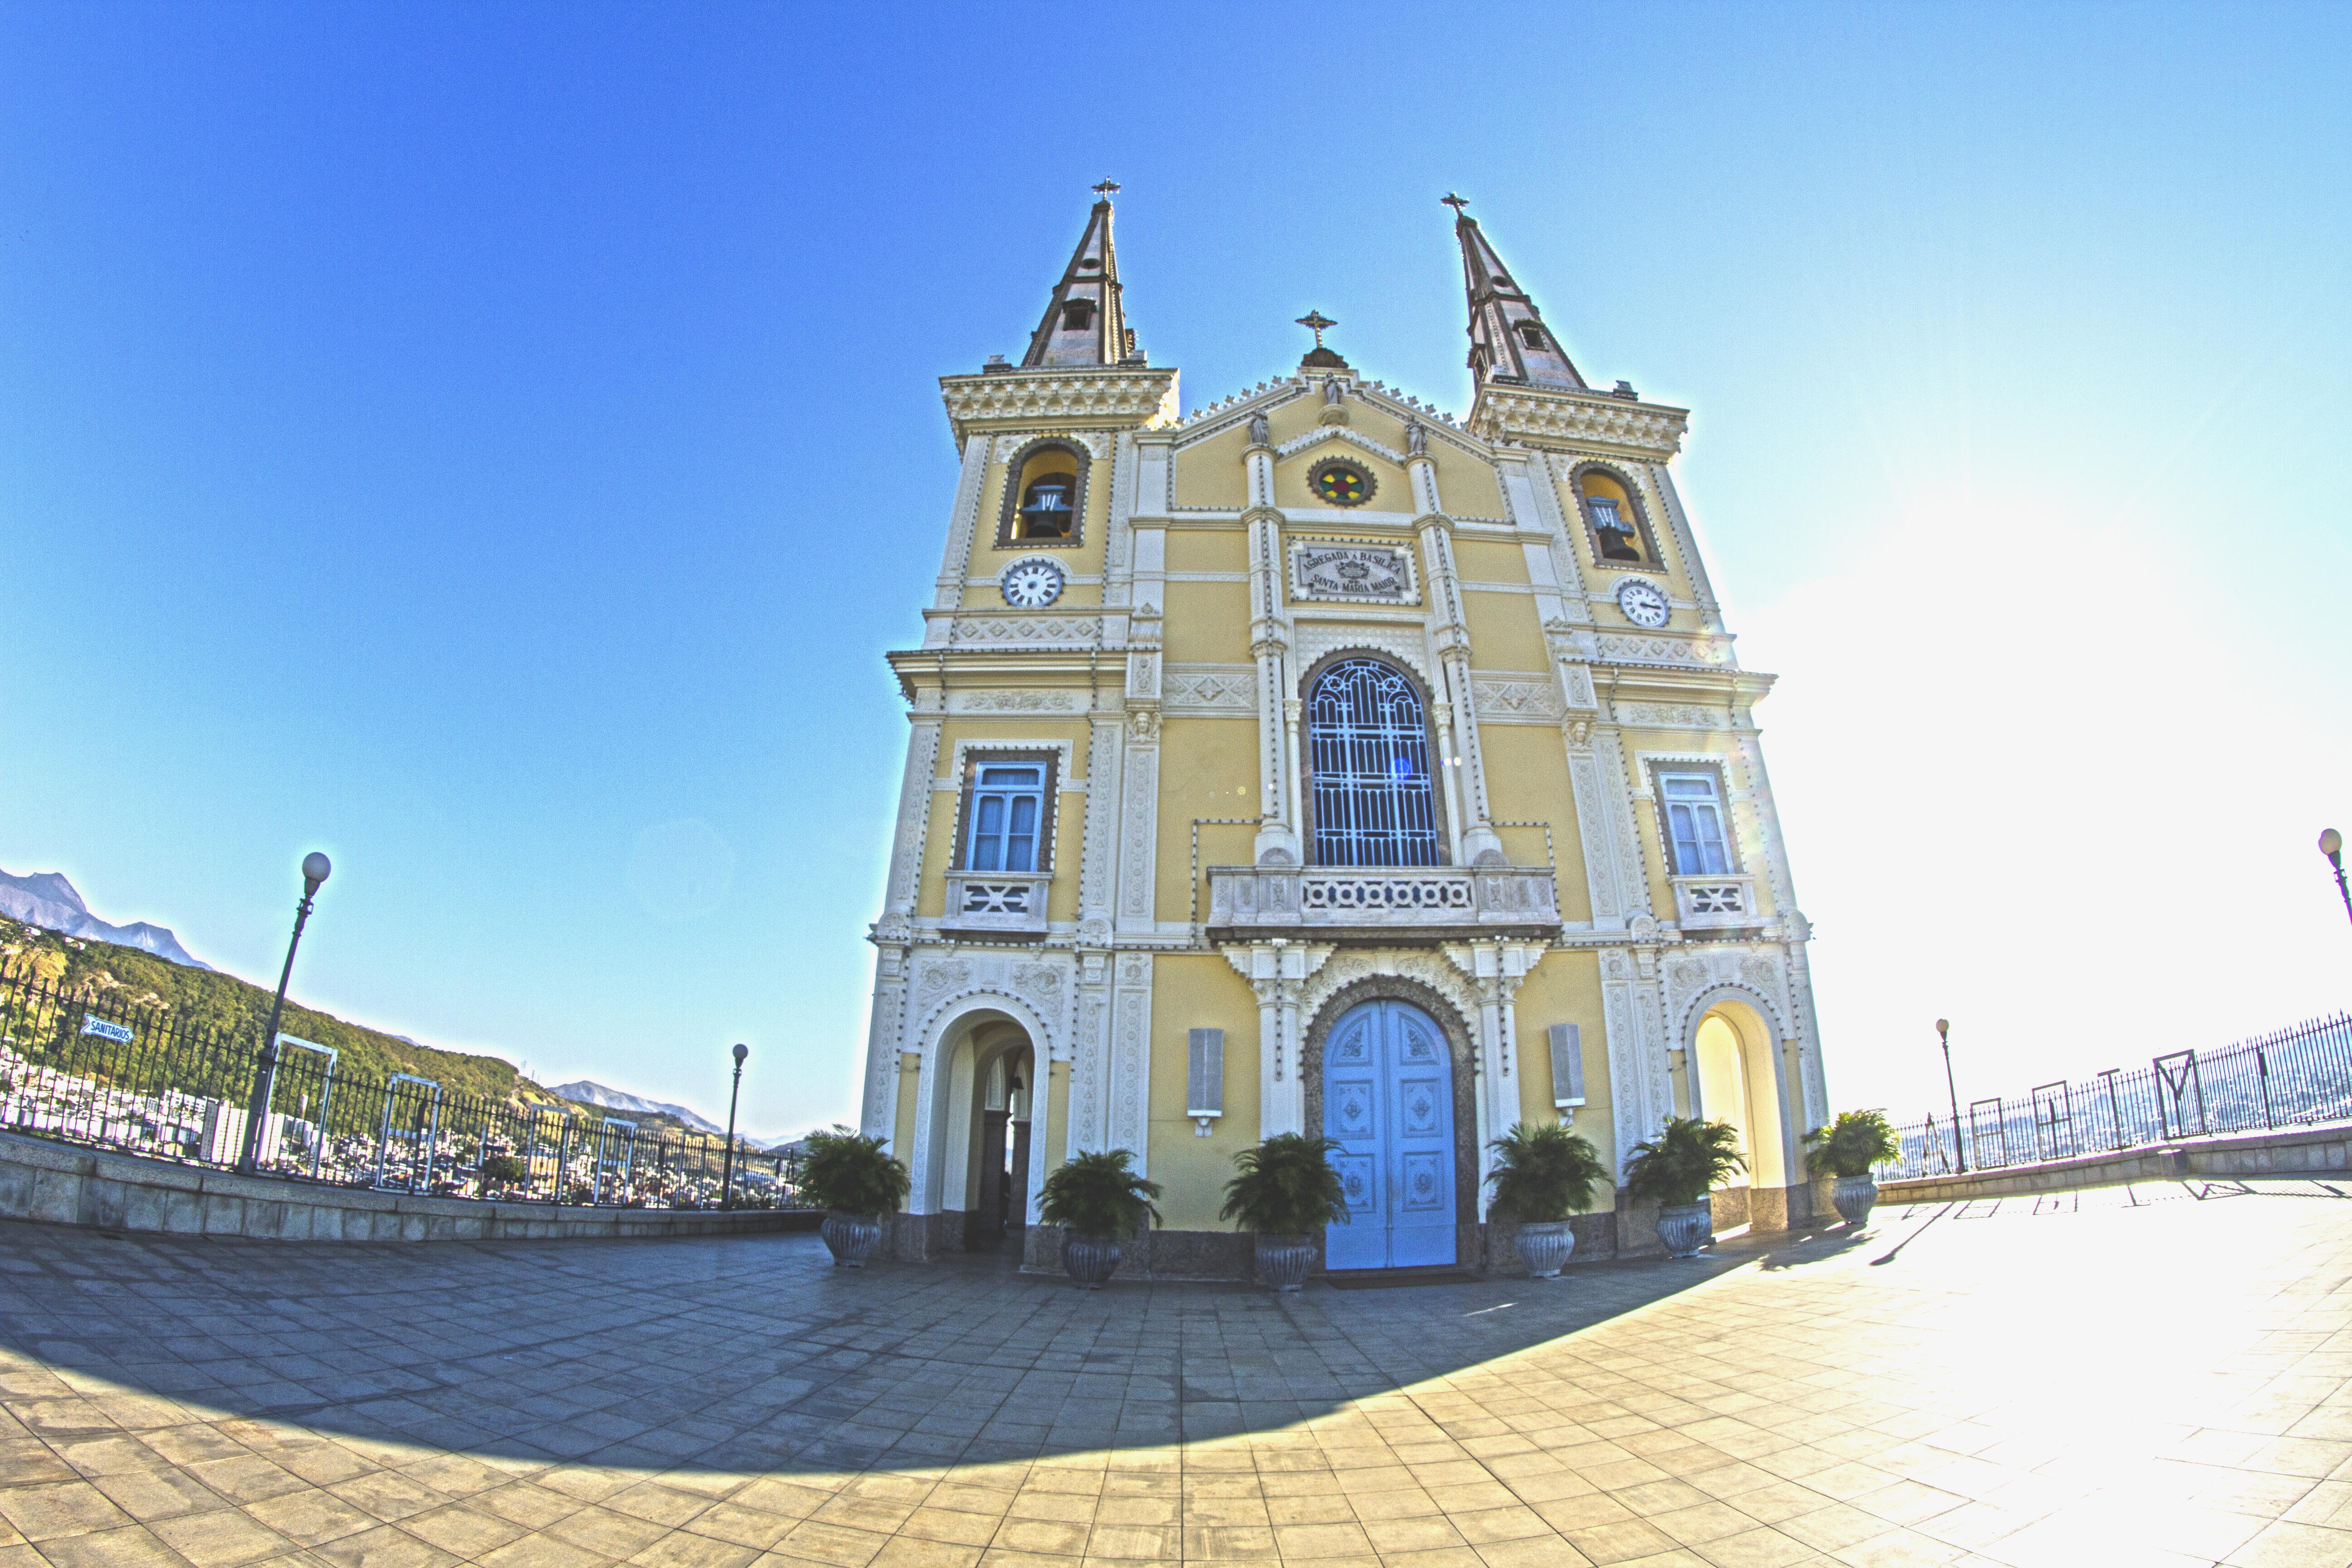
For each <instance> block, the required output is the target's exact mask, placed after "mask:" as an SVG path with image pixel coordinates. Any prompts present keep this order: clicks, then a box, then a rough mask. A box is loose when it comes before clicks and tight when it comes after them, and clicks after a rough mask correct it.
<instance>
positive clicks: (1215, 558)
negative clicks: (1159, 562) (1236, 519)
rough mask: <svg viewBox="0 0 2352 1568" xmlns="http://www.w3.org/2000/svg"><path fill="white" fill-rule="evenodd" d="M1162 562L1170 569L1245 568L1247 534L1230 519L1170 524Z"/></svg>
mask: <svg viewBox="0 0 2352 1568" xmlns="http://www.w3.org/2000/svg"><path fill="white" fill-rule="evenodd" d="M1163 564H1164V565H1165V566H1166V569H1167V570H1169V571H1171V572H1247V571H1248V570H1249V534H1248V533H1247V532H1246V531H1244V530H1243V529H1242V528H1241V527H1239V526H1238V525H1236V524H1232V523H1227V524H1223V525H1222V526H1219V527H1215V528H1184V527H1181V526H1179V527H1175V528H1171V529H1170V530H1168V548H1167V557H1166V560H1165V562H1164V563H1163Z"/></svg>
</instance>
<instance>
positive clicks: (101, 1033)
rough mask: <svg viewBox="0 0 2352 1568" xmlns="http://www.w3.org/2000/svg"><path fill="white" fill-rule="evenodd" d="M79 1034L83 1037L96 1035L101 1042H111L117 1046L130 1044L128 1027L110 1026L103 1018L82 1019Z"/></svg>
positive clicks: (125, 1025)
mask: <svg viewBox="0 0 2352 1568" xmlns="http://www.w3.org/2000/svg"><path fill="white" fill-rule="evenodd" d="M81 1032H82V1033H83V1034H85V1035H96V1036H97V1037H99V1038H100V1039H101V1040H112V1041H113V1042H114V1043H115V1044H116V1045H119V1046H127V1045H129V1044H130V1043H131V1027H130V1026H129V1025H127V1024H110V1023H108V1022H107V1021H106V1020H105V1019H103V1018H90V1017H84V1018H83V1019H82V1021H81Z"/></svg>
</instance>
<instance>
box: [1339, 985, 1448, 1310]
mask: <svg viewBox="0 0 2352 1568" xmlns="http://www.w3.org/2000/svg"><path fill="white" fill-rule="evenodd" d="M1323 1132H1324V1135H1325V1136H1326V1137H1328V1138H1331V1139H1333V1140H1335V1141H1337V1142H1338V1143H1339V1150H1338V1151H1337V1152H1335V1153H1334V1154H1333V1155H1332V1157H1331V1163H1332V1165H1333V1168H1335V1169H1336V1170H1337V1171H1338V1172H1339V1182H1340V1185H1341V1186H1342V1187H1343V1188H1344V1189H1345V1190H1346V1193H1347V1196H1348V1214H1349V1223H1348V1224H1346V1225H1335V1226H1329V1227H1328V1229H1327V1230H1326V1231H1325V1233H1324V1261H1325V1264H1326V1266H1327V1267H1328V1268H1408V1267H1412V1266H1414V1265H1427V1264H1450V1263H1452V1262H1454V1078H1453V1071H1452V1068H1451V1067H1450V1065H1449V1063H1448V1062H1447V1059H1446V1050H1445V1037H1444V1035H1443V1034H1441V1033H1440V1032H1439V1031H1438V1028H1437V1026H1436V1025H1435V1024H1433V1023H1432V1022H1431V1021H1430V1019H1429V1016H1428V1015H1427V1014H1425V1013H1423V1012H1422V1011H1421V1010H1420V1009H1419V1008H1417V1007H1414V1006H1412V1005H1408V1004H1406V1003H1402V1002H1388V1001H1381V1002H1366V1003H1363V1004H1361V1005H1358V1006H1355V1007H1352V1008H1350V1009H1349V1011H1348V1013H1347V1015H1346V1016H1344V1017H1342V1018H1341V1019H1340V1020H1339V1024H1338V1025H1337V1026H1334V1027H1333V1029H1332V1030H1331V1037H1330V1041H1329V1043H1328V1045H1327V1046H1326V1047H1324V1053H1323Z"/></svg>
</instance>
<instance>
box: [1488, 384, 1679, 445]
mask: <svg viewBox="0 0 2352 1568" xmlns="http://www.w3.org/2000/svg"><path fill="white" fill-rule="evenodd" d="M1689 425H1690V411H1689V410H1687V409H1683V408H1670V407H1667V406H1665V405H1661V404H1652V403H1633V402H1630V401H1628V400H1625V399H1622V398H1616V397H1610V396H1605V395H1603V396H1592V395H1581V396H1580V395H1577V394H1575V393H1567V392H1538V391H1535V390H1532V389H1525V390H1523V389H1520V388H1517V387H1507V386H1498V385H1496V384H1495V383H1493V382H1488V383H1487V384H1485V385H1484V386H1481V387H1480V388H1479V389H1478V402H1477V405H1476V406H1475V407H1474V408H1472V409H1471V411H1470V418H1469V426H1470V429H1471V431H1472V432H1473V433H1474V434H1475V435H1477V436H1479V437H1484V438H1485V439H1486V440H1489V441H1503V440H1520V441H1531V442H1534V443H1536V444H1538V445H1547V444H1549V445H1559V446H1576V447H1601V448H1605V449H1608V450H1611V451H1616V452H1622V453H1625V454H1628V455H1630V456H1633V457H1638V458H1643V460H1645V461H1658V462H1663V461H1664V460H1665V459H1666V458H1671V457H1673V456H1674V455H1675V453H1676V452H1679V451H1681V450H1682V445H1683V432H1684V431H1685V429H1687V428H1688V427H1689Z"/></svg>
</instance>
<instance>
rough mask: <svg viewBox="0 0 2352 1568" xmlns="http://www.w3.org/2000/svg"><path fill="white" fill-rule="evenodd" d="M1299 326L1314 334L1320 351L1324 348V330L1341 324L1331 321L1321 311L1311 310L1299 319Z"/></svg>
mask: <svg viewBox="0 0 2352 1568" xmlns="http://www.w3.org/2000/svg"><path fill="white" fill-rule="evenodd" d="M1298 324H1299V325H1300V326H1302V327H1306V328H1307V329H1309V330H1310V331H1313V332H1314V334H1315V346H1316V347H1317V348H1318V349H1319V348H1321V347H1322V346H1323V329H1324V328H1326V327H1336V326H1338V325H1339V322H1337V321H1333V320H1331V318H1330V317H1328V316H1327V315H1325V314H1324V313H1323V312H1322V311H1320V310H1309V311H1307V314H1305V315H1303V316H1301V317H1299V318H1298Z"/></svg>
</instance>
